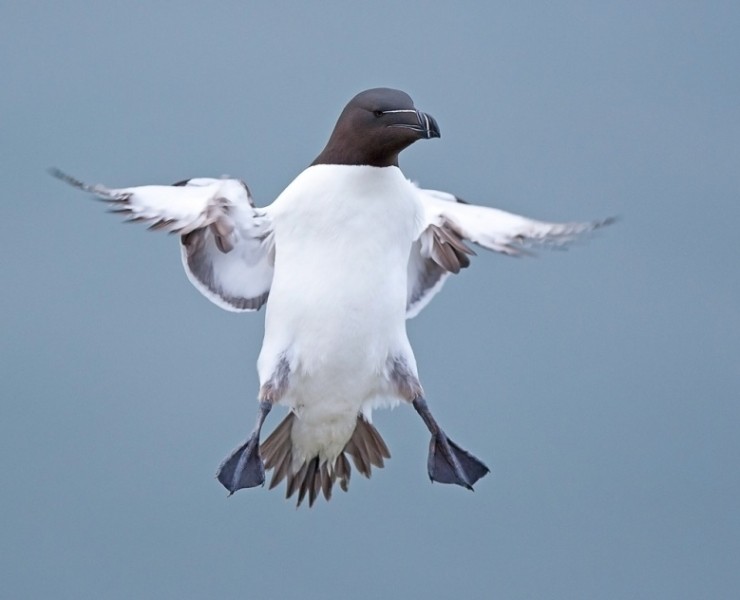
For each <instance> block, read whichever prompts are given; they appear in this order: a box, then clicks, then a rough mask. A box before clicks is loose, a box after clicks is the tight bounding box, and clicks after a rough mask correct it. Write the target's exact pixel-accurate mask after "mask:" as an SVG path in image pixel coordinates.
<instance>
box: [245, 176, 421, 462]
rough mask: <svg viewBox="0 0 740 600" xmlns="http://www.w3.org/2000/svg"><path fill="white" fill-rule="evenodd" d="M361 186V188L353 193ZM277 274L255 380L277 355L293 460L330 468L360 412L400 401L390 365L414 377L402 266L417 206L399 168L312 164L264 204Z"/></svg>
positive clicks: (269, 372)
mask: <svg viewBox="0 0 740 600" xmlns="http://www.w3.org/2000/svg"><path fill="white" fill-rule="evenodd" d="M358 190H359V193H358ZM269 211H270V217H271V218H272V220H273V227H274V232H275V248H276V252H275V274H274V278H273V282H272V287H271V290H270V297H269V300H268V302H267V313H266V317H265V338H264V342H263V346H262V351H261V353H260V357H259V361H258V369H259V375H260V382H261V384H264V383H265V382H267V381H269V380H270V378H271V377H272V376H273V374H274V372H275V370H276V368H277V365H278V364H279V362H280V360H281V359H282V358H285V360H287V361H288V364H289V368H290V376H289V379H288V386H287V391H286V393H285V395H284V396H283V397H282V398H281V400H280V403H281V404H285V405H287V406H289V407H290V408H291V409H292V410H293V411H294V412H295V414H296V416H297V419H296V422H295V424H294V426H293V433H292V441H293V457H294V461H295V463H294V464H295V465H296V466H299V465H300V464H302V463H303V462H304V461H305V460H308V459H310V458H312V457H314V456H316V455H318V456H319V460H320V461H321V462H323V461H328V462H329V464H330V465H331V464H333V461H334V459H335V458H336V456H337V455H338V454H339V453H340V452H341V451H342V450H343V449H344V446H345V444H346V443H347V442H348V441H349V439H350V437H351V435H352V432H353V430H354V427H355V422H356V419H357V415H358V413H359V412H362V413H363V414H365V415H366V416H367V417H368V418H369V417H370V413H371V411H372V409H373V408H374V407H376V406H380V405H384V404H391V405H392V404H394V403H397V402H398V401H399V400H400V398H399V397H398V396H397V393H396V391H395V389H394V388H393V386H392V385H391V382H390V379H389V371H388V364H389V359H391V358H393V357H403V359H404V360H405V361H406V362H407V364H408V365H409V367H410V369H411V370H412V372H414V373H415V372H416V364H415V360H414V356H413V353H412V350H411V346H410V345H409V342H408V338H407V336H406V299H407V264H408V257H409V252H410V248H411V244H412V242H413V240H414V239H415V237H417V236H418V233H419V228H420V226H421V219H422V210H421V207H420V205H419V203H418V202H417V200H416V195H415V192H414V188H413V186H412V185H411V184H410V183H409V182H408V181H407V180H406V179H405V178H404V177H403V175H402V174H401V172H400V171H399V170H398V169H397V168H395V167H389V168H377V167H367V166H338V165H331V166H328V165H320V166H314V167H311V168H309V169H307V170H306V171H304V172H303V173H301V175H299V176H298V178H297V179H296V180H295V181H293V183H292V184H291V185H290V186H288V188H286V190H285V191H284V192H283V193H282V194H281V196H280V197H279V198H278V199H277V200H276V201H275V202H274V203H273V204H272V205H271V206H270V208H269Z"/></svg>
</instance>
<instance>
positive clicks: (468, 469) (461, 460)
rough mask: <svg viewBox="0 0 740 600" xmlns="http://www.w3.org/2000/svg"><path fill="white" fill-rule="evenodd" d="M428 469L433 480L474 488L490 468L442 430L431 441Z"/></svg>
mask: <svg viewBox="0 0 740 600" xmlns="http://www.w3.org/2000/svg"><path fill="white" fill-rule="evenodd" d="M427 470H428V472H429V479H431V480H432V481H436V482H438V483H454V484H456V485H461V486H462V487H464V488H467V489H469V490H472V489H473V484H475V482H476V481H478V480H479V479H480V478H481V477H483V476H484V475H485V474H486V473H488V472H489V470H490V469H489V468H488V467H487V466H486V465H484V464H483V463H482V462H481V461H480V460H478V459H477V458H476V457H475V456H473V455H472V454H470V453H469V452H467V451H466V450H463V449H462V448H460V446H458V445H457V444H456V443H455V442H453V441H452V440H451V439H449V438H448V437H447V436H446V435H445V434H444V432H442V431H440V432H439V433H437V434H436V435H433V436H432V440H431V441H430V442H429V458H428V460H427Z"/></svg>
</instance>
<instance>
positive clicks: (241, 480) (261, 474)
mask: <svg viewBox="0 0 740 600" xmlns="http://www.w3.org/2000/svg"><path fill="white" fill-rule="evenodd" d="M271 409H272V402H271V401H270V400H261V401H260V407H259V412H258V413H257V424H256V425H255V426H254V430H253V431H252V433H251V435H250V436H249V439H247V441H246V442H244V443H243V444H242V445H241V446H239V447H238V448H237V449H236V450H234V451H233V452H232V453H231V455H230V456H229V457H228V458H227V459H226V460H225V461H224V462H223V463H221V466H220V467H219V468H218V472H217V473H216V477H217V478H218V480H219V481H220V482H221V484H222V485H223V486H224V487H225V488H226V489H227V490H229V495H231V494H233V493H234V492H236V491H237V490H240V489H242V488H251V487H256V486H258V485H262V484H263V483H265V464H264V463H263V462H262V457H261V456H260V431H261V430H262V423H264V422H265V418H266V417H267V414H268V413H269V412H270V410H271Z"/></svg>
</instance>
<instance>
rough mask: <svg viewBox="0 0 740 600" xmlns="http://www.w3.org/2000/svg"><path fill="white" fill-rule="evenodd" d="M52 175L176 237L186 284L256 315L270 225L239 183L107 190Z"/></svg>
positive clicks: (265, 283) (269, 258) (269, 256)
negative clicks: (176, 235) (179, 243)
mask: <svg viewBox="0 0 740 600" xmlns="http://www.w3.org/2000/svg"><path fill="white" fill-rule="evenodd" d="M51 173H52V175H54V176H55V177H57V178H59V179H61V180H62V181H65V182H67V183H69V184H70V185H73V186H74V187H77V188H79V189H81V190H84V191H86V192H90V193H92V194H95V195H96V196H98V197H99V198H100V199H102V200H104V201H106V202H108V203H110V204H111V211H112V212H114V213H119V214H121V215H124V216H126V217H127V220H128V221H140V222H142V223H146V224H148V225H149V229H153V230H162V231H167V232H169V233H177V234H179V235H180V242H181V250H182V262H183V266H184V267H185V272H186V274H187V276H188V279H189V280H190V281H191V283H192V284H193V285H194V286H195V287H196V288H197V289H198V291H200V292H201V293H202V294H203V295H204V296H205V297H206V298H208V299H209V300H211V301H212V302H213V303H214V304H217V305H218V306H220V307H221V308H224V309H226V310H230V311H235V312H241V311H250V310H257V309H259V308H260V307H261V306H262V305H263V304H264V303H265V302H266V301H267V296H268V294H269V292H270V285H271V283H272V273H273V262H274V247H273V239H274V238H273V235H272V224H271V221H270V219H269V218H268V217H267V216H266V215H265V213H264V211H262V210H260V209H257V208H255V206H254V203H253V202H252V197H251V195H250V193H249V188H247V186H246V184H244V182H242V181H239V180H238V179H207V178H201V179H189V180H187V181H182V182H179V183H177V184H175V185H145V186H139V187H129V188H120V189H111V188H107V187H105V186H102V185H88V184H86V183H82V182H81V181H78V180H77V179H75V178H73V177H70V176H69V175H67V174H65V173H62V172H61V171H58V170H52V171H51Z"/></svg>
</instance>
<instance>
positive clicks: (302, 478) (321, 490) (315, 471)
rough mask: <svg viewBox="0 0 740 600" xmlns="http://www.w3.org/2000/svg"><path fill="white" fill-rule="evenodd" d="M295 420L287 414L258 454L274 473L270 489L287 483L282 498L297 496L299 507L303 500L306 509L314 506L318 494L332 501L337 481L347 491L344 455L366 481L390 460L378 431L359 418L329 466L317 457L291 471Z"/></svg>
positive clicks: (348, 467) (346, 460)
mask: <svg viewBox="0 0 740 600" xmlns="http://www.w3.org/2000/svg"><path fill="white" fill-rule="evenodd" d="M295 419H296V416H295V414H293V413H289V414H288V415H287V416H286V417H285V418H284V419H283V420H282V421H281V422H280V424H279V425H278V426H277V427H276V428H275V431H273V432H272V433H271V434H270V436H269V437H268V438H267V439H266V440H265V441H264V442H263V443H262V445H261V446H260V452H261V454H262V457H263V459H264V461H265V469H273V473H272V480H271V481H270V486H269V487H270V489H272V488H274V487H275V486H277V485H279V484H280V483H281V482H282V481H283V479H286V480H287V484H286V493H285V497H286V498H290V497H291V496H293V495H294V494H295V493H296V492H297V493H298V501H297V505H298V506H300V505H301V503H302V502H303V500H304V499H305V498H306V496H308V505H309V506H313V504H314V502H315V501H316V498H318V496H319V495H320V494H323V496H324V498H325V499H326V500H329V499H331V493H332V487H333V486H334V483H336V482H337V481H338V482H339V487H340V488H341V489H342V490H343V491H345V492H346V491H347V489H348V488H349V479H350V475H351V472H352V468H351V467H350V462H349V460H348V459H347V455H349V456H351V457H352V462H353V463H354V464H355V468H356V469H357V470H358V472H359V473H360V474H362V475H364V476H365V477H368V478H369V477H370V476H371V474H372V467H377V468H382V467H383V465H384V460H383V459H386V458H390V456H391V454H390V452H389V451H388V447H387V446H386V444H385V442H384V441H383V438H382V437H381V436H380V433H378V430H377V429H375V427H373V425H372V424H370V423H369V422H368V421H366V420H365V418H364V417H363V416H362V415H360V416H358V417H357V424H356V426H355V430H354V432H353V433H352V437H351V438H350V440H349V441H348V442H347V444H346V446H345V447H344V450H343V451H342V453H341V454H339V456H337V457H336V459H335V460H334V462H333V464H332V465H330V464H328V462H327V461H324V462H322V463H319V457H318V456H314V457H313V458H311V459H309V460H308V461H306V462H304V463H303V464H302V465H301V467H300V468H299V469H298V470H297V471H294V470H293V468H294V467H293V442H292V439H291V432H292V429H293V423H294V422H295Z"/></svg>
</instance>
